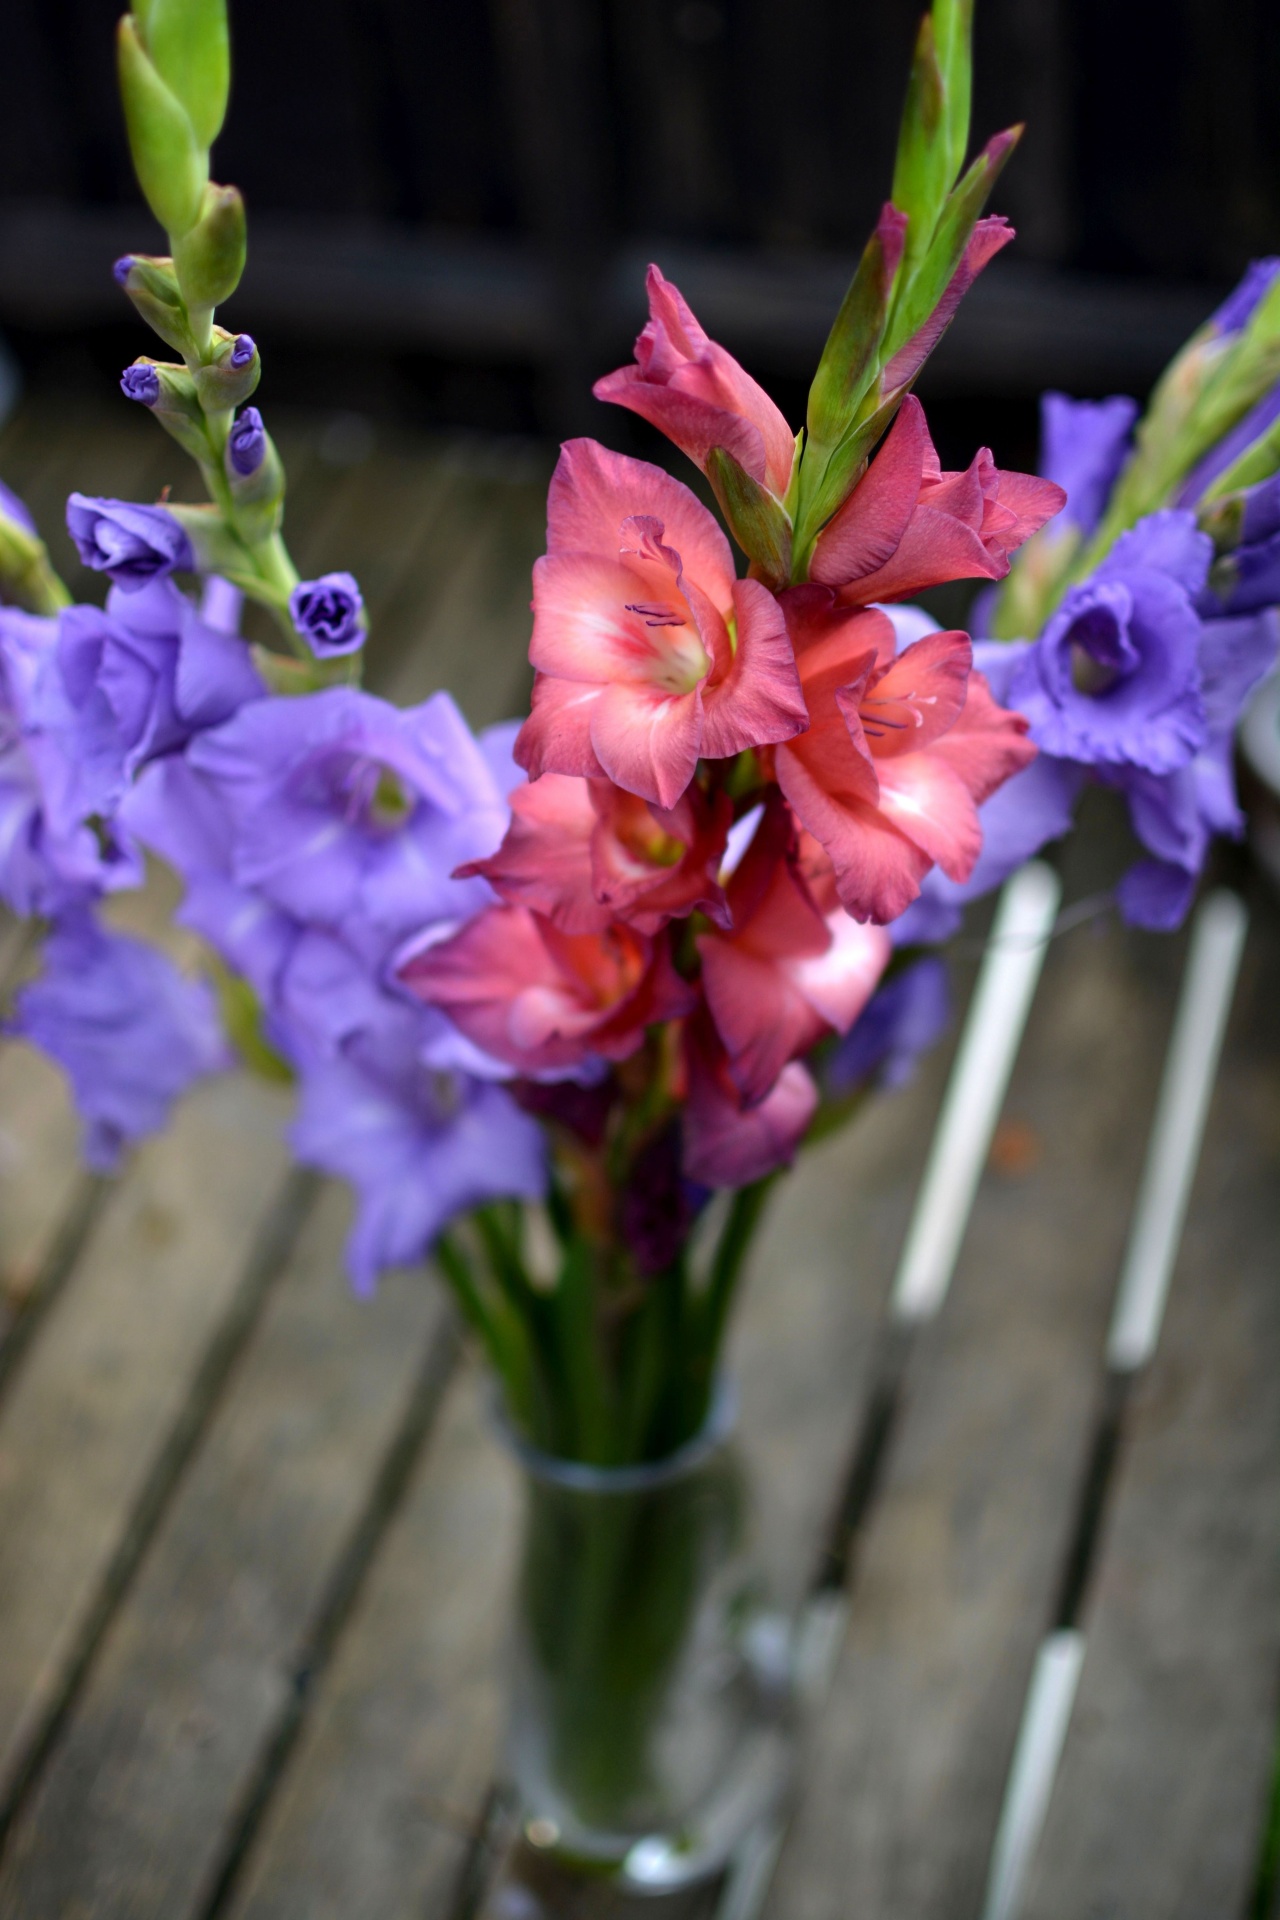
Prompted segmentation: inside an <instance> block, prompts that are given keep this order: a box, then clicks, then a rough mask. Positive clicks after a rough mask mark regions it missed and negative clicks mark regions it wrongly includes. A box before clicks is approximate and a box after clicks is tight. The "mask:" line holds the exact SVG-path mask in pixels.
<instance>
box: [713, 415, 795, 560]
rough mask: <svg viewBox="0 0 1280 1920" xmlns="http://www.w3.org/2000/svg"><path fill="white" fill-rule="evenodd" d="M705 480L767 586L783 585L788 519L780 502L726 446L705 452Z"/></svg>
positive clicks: (788, 544)
mask: <svg viewBox="0 0 1280 1920" xmlns="http://www.w3.org/2000/svg"><path fill="white" fill-rule="evenodd" d="M706 475H707V479H708V480H709V481H710V482H711V485H712V487H713V489H714V490H715V496H716V499H717V500H718V501H719V502H720V508H721V511H722V512H723V514H724V517H725V519H726V520H727V521H728V523H729V531H730V532H731V533H732V535H733V537H734V539H735V540H736V541H737V543H738V545H739V546H740V547H741V548H742V551H743V552H744V553H745V554H746V555H747V557H748V558H749V559H750V560H752V561H753V562H754V563H755V565H756V566H757V567H758V568H759V569H760V578H761V579H762V580H763V581H764V583H765V585H766V586H768V587H781V586H785V585H786V581H787V575H788V573H789V572H790V568H791V522H790V520H789V519H788V518H787V515H786V513H785V511H784V509H783V507H782V506H781V504H780V503H779V501H778V500H776V499H775V498H774V496H773V494H771V493H770V492H769V490H768V488H767V487H762V486H761V485H760V482H759V481H758V480H753V479H752V477H751V475H750V474H749V473H748V472H747V471H746V469H745V467H742V466H740V465H739V464H738V462H737V461H736V460H735V459H734V457H733V455H732V454H731V453H730V452H729V451H728V450H727V448H725V447H713V448H712V449H711V451H710V453H709V454H708V455H707V465H706Z"/></svg>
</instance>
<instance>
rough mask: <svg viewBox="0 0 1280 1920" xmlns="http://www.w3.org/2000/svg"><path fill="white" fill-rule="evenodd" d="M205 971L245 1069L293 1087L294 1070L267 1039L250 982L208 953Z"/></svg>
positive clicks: (214, 955)
mask: <svg viewBox="0 0 1280 1920" xmlns="http://www.w3.org/2000/svg"><path fill="white" fill-rule="evenodd" d="M205 967H206V970H207V972H208V975H209V979H210V981H211V983H212V986H213V990H214V994H215V996H216V998H217V1002H218V1012H219V1014H220V1015H221V1017H222V1026H223V1030H224V1032H225V1033H226V1036H227V1038H228V1040H229V1041H230V1042H231V1044H232V1046H233V1047H234V1048H235V1050H236V1052H237V1053H238V1054H239V1055H240V1058H241V1059H242V1060H243V1062H244V1064H245V1066H246V1067H248V1068H250V1069H251V1071H252V1072H254V1073H256V1074H258V1075H259V1076H260V1077H261V1078H262V1079H263V1080H270V1081H273V1082H274V1083H275V1084H277V1085H279V1086H286V1087H288V1086H292V1085H293V1080H294V1073H293V1068H292V1067H291V1066H290V1065H289V1063H288V1061H287V1060H285V1059H284V1058H283V1057H282V1056H281V1055H280V1054H278V1053H277V1052H276V1050H275V1048H274V1047H273V1046H272V1044H271V1042H270V1041H269V1040H268V1039H267V1036H266V1033H265V1031H264V1027H263V1018H262V1003H261V1001H260V1000H259V999H258V996H257V994H256V993H255V992H254V990H253V988H252V987H251V986H250V985H249V982H248V981H247V980H242V979H241V977H240V975H239V974H238V973H232V972H231V970H230V968H229V967H227V966H226V965H225V963H224V962H223V961H222V960H221V959H220V958H219V956H218V955H217V954H216V953H211V952H206V954H205Z"/></svg>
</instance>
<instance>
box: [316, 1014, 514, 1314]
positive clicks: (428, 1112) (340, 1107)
mask: <svg viewBox="0 0 1280 1920" xmlns="http://www.w3.org/2000/svg"><path fill="white" fill-rule="evenodd" d="M292 1144H293V1148H294V1151H295V1152H296V1153H297V1155H298V1157H299V1159H300V1160H303V1161H305V1162H307V1163H308V1164H309V1165H312V1166H317V1167H320V1168H322V1169H323V1170H324V1171H325V1172H326V1173H331V1174H337V1175H339V1176H341V1177H342V1178H344V1179H347V1180H349V1181H350V1182H351V1183H352V1185H353V1186H354V1187H355V1189H356V1194H357V1200H358V1207H357V1213H356V1221H355V1226H354V1228H353V1230H352V1234H351V1238H350V1240H349V1242H348V1245H347V1259H348V1264H349V1267H350V1271H351V1275H352V1279H353V1281H354V1283H355V1286H356V1289H357V1291H358V1292H361V1293H368V1292H370V1291H371V1290H372V1287H373V1284H374V1282H375V1280H376V1278H377V1275H378V1273H379V1272H380V1271H381V1270H382V1269H383V1268H384V1267H392V1266H402V1265H405V1264H407V1263H409V1262H411V1261H415V1260H420V1259H421V1258H422V1257H423V1255H424V1254H425V1253H426V1252H427V1250H428V1248H429V1247H430V1245H431V1243H432V1241H433V1240H434V1239H435V1238H436V1236H437V1234H439V1233H440V1232H441V1231H442V1229H443V1228H444V1227H446V1226H447V1225H448V1223H449V1221H450V1220H451V1219H453V1218H454V1216H455V1215H457V1214H459V1213H465V1212H466V1211H468V1210H469V1209H470V1208H472V1207H476V1206H481V1205H483V1204H484V1203H485V1201H488V1200H498V1199H511V1198H516V1199H527V1200H535V1199H539V1198H541V1196H542V1194H543V1192H544V1191H545V1187H546V1170H545V1148H544V1145H543V1140H542V1135H541V1133H540V1130H539V1128H538V1126H537V1125H536V1123H535V1122H534V1121H533V1120H531V1119H530V1118H529V1117H528V1115H527V1114H524V1113H521V1111H520V1110H519V1108H518V1107H517V1106H516V1105H515V1103H514V1102H513V1101H512V1099H511V1098H510V1096H509V1095H508V1094H507V1093H505V1092H504V1091H503V1090H502V1089H501V1088H499V1087H495V1086H492V1085H485V1084H484V1083H482V1082H479V1081H474V1080H468V1079H466V1078H465V1077H462V1076H451V1075H446V1074H441V1073H438V1072H433V1071H432V1070H430V1069H429V1068H427V1067H424V1066H423V1065H421V1064H420V1063H419V1062H418V1061H417V1060H415V1059H414V1058H413V1056H412V1055H409V1056H408V1057H406V1056H405V1054H404V1053H403V1052H402V1051H401V1050H398V1049H397V1050H390V1049H385V1048H384V1049H379V1048H376V1047H370V1048H366V1049H364V1050H363V1051H361V1050H360V1049H356V1050H354V1051H353V1052H352V1053H351V1054H350V1055H339V1056H337V1057H336V1058H334V1059H331V1060H328V1061H325V1062H323V1063H321V1064H318V1065H316V1066H314V1067H313V1068H311V1070H310V1071H308V1072H306V1073H304V1075H303V1078H302V1087H301V1098H300V1103H299V1111H298V1117H297V1120H296V1121H295V1123H294V1126H293V1131H292Z"/></svg>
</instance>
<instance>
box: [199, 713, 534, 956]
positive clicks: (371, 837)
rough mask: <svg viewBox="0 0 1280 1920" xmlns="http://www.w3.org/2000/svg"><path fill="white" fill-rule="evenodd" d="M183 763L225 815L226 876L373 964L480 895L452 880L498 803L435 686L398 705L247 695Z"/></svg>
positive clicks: (485, 835)
mask: <svg viewBox="0 0 1280 1920" xmlns="http://www.w3.org/2000/svg"><path fill="white" fill-rule="evenodd" d="M187 758H188V762H189V764H190V766H191V767H192V768H193V769H194V770H195V771H196V772H197V773H198V774H200V775H201V777H202V778H203V779H204V780H205V781H206V782H207V783H208V785H209V787H210V788H211V789H212V791H213V793H214V794H215V796H216V799H217V804H218V806H219V808H220V809H221V810H222V811H223V814H224V817H225V819H226V822H227V828H228V832H229V836H230V844H231V871H232V874H233V877H234V878H235V879H236V881H237V882H238V884H240V885H242V886H247V887H252V888H253V889H255V890H256V891H257V892H259V893H261V894H262V895H263V896H264V897H265V898H267V899H268V900H271V901H273V902H274V903H275V904H276V905H277V906H279V907H281V908H283V909H284V911H285V912H287V913H290V914H292V915H293V916H294V917H295V918H296V919H298V920H299V921H302V922H305V923H306V924H308V925H311V926H317V927H327V928H330V929H331V930H333V931H335V932H339V933H341V934H342V935H343V937H344V938H345V939H346V940H347V941H348V943H349V944H350V945H351V946H352V948H353V950H354V951H356V952H358V953H360V954H361V955H363V956H365V957H366V958H367V959H368V960H370V961H371V962H374V963H377V964H381V963H382V962H383V961H385V960H386V959H387V958H388V957H389V953H390V949H391V948H392V947H393V946H394V945H396V944H398V943H399V942H400V941H401V940H403V939H404V938H405V937H406V936H407V935H409V934H411V933H417V932H419V931H421V930H422V929H423V928H425V927H428V926H430V925H431V924H433V923H435V922H456V921H459V920H463V919H467V918H468V917H469V916H470V915H471V914H472V913H475V912H477V911H478V910H479V909H480V908H481V907H482V906H484V905H486V904H487V903H488V902H489V901H490V900H491V899H492V894H491V893H490V892H489V889H488V888H487V886H486V885H485V883H484V882H483V881H477V880H454V879H453V878H452V877H451V876H452V874H453V870H454V868H455V867H457V866H460V865H461V864H462V863H463V862H464V861H467V860H473V859H478V858H481V857H483V856H484V855H485V854H488V853H492V852H493V850H494V849H495V847H497V846H498V844H499V842H500V841H501V839H502V836H503V834H504V832H505V831H506V825H507V819H508V810H507V806H506V802H505V799H504V797H503V795H502V794H501V792H500V791H499V789H498V787H497V784H496V783H495V781H494V778H493V774H492V773H491V771H490V768H489V766H488V764H487V762H486V760H485V757H484V755H483V753H482V752H481V750H480V748H479V747H478V746H477V744H476V742H475V740H474V739H473V738H472V736H471V734H470V732H469V730H468V728H467V725H466V722H465V721H464V720H463V718H462V715H461V714H460V713H459V712H458V709H457V707H456V706H455V705H454V703H453V701H452V700H451V699H450V698H449V696H448V695H447V694H444V693H438V694H436V695H435V696H434V697H433V698H432V699H430V700H428V701H426V702H425V703H424V704H423V705H422V706H420V707H413V708H409V709H403V710H402V709H400V708H397V707H393V706H390V705H388V703H387V702H386V701H384V700H378V699H375V698H374V696H373V695H372V694H368V693H360V692H357V691H356V689H355V688H352V687H331V688H328V689H327V690H326V691H324V692H323V693H314V694H305V695H302V696H300V697H297V698H294V699H290V700H263V701H256V702H254V703H253V704H252V705H251V706H246V707H243V708H242V709H241V710H240V712H239V713H238V714H237V715H236V716H235V718H234V719H233V720H230V721H228V723H227V724H226V725H225V726H222V727H218V728H217V729H216V730H214V731H213V732H210V733H206V734H203V735H202V736H201V737H200V739H198V740H196V741H194V742H193V743H192V745H191V747H190V748H189V749H188V753H187Z"/></svg>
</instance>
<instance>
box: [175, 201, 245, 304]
mask: <svg viewBox="0 0 1280 1920" xmlns="http://www.w3.org/2000/svg"><path fill="white" fill-rule="evenodd" d="M245 246H246V241H245V221H244V201H243V200H242V199H241V197H240V192H239V189H238V188H236V187H219V186H215V185H214V183H213V182H212V181H210V182H209V185H208V186H207V187H206V188H205V190H204V199H203V203H202V205H201V208H200V218H199V219H198V220H197V221H196V222H195V224H194V225H193V226H192V227H191V228H190V229H189V231H188V232H186V233H184V234H183V235H182V237H181V239H178V240H175V241H174V245H173V264H174V267H175V269H176V270H177V275H178V283H179V285H180V286H181V288H182V293H183V297H184V299H185V300H186V303H187V305H188V306H189V307H216V306H219V305H220V304H221V302H222V301H224V300H229V299H230V297H231V295H232V294H233V293H234V292H235V290H236V288H237V287H238V286H239V284H240V276H241V274H242V273H243V272H244V260H245Z"/></svg>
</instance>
